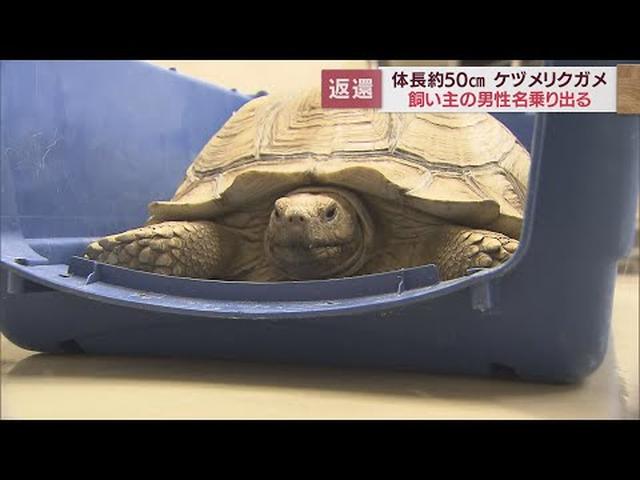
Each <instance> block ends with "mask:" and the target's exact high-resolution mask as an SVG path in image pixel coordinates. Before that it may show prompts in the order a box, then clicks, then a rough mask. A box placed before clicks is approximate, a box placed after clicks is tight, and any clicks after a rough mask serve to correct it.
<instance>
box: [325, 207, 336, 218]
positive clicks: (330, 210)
mask: <svg viewBox="0 0 640 480" xmlns="http://www.w3.org/2000/svg"><path fill="white" fill-rule="evenodd" d="M336 212H337V210H336V207H335V206H334V207H329V208H327V211H326V212H324V216H325V217H326V218H327V220H331V219H332V218H333V217H335V216H336Z"/></svg>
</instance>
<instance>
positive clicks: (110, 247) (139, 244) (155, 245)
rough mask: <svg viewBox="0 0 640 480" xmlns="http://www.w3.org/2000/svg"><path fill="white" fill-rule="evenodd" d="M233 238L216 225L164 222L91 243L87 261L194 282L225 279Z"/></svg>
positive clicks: (88, 248) (210, 223)
mask: <svg viewBox="0 0 640 480" xmlns="http://www.w3.org/2000/svg"><path fill="white" fill-rule="evenodd" d="M237 244H238V242H237V241H234V234H233V233H232V232H230V231H229V230H228V229H226V228H225V227H222V226H220V225H217V224H215V223H213V222H207V221H198V222H177V221H175V222H162V223H157V224H154V225H148V226H144V227H140V228H135V229H133V230H128V231H126V232H124V233H120V234H115V235H109V236H107V237H104V238H102V239H100V240H98V241H96V242H93V243H91V244H90V245H89V246H88V247H87V250H86V252H85V257H86V258H89V259H91V260H97V261H99V262H104V263H109V264H112V265H119V266H123V267H128V268H133V269H136V270H143V271H146V272H153V273H161V274H164V275H174V276H181V277H193V278H224V277H225V274H227V273H228V272H227V270H228V268H229V266H230V264H231V262H232V260H233V257H234V255H235V253H236V251H235V250H236V248H237Z"/></svg>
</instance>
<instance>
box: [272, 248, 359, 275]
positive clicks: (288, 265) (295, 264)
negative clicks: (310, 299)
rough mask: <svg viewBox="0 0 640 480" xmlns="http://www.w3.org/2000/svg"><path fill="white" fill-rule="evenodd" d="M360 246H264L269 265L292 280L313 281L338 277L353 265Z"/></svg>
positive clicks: (357, 258)
mask: <svg viewBox="0 0 640 480" xmlns="http://www.w3.org/2000/svg"><path fill="white" fill-rule="evenodd" d="M359 243H360V242H357V241H352V242H346V243H339V244H335V243H334V244H321V245H306V246H304V245H283V244H275V243H274V244H268V245H267V251H268V256H269V258H270V259H271V262H272V263H273V265H274V266H275V267H276V268H277V269H278V270H280V271H281V272H282V273H284V274H285V275H286V276H288V277H290V278H292V279H294V280H313V279H318V278H329V277H331V276H340V275H341V274H343V272H346V271H348V270H349V269H350V268H351V267H352V265H354V264H355V263H356V262H357V261H358V260H359V256H360V253H361V252H360V250H361V249H360V248H358V244H359Z"/></svg>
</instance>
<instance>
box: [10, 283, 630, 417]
mask: <svg viewBox="0 0 640 480" xmlns="http://www.w3.org/2000/svg"><path fill="white" fill-rule="evenodd" d="M1 360H2V367H1V372H2V377H1V379H0V382H1V387H2V390H1V397H0V400H1V401H2V406H1V412H2V417H3V418H538V419H540V418H637V417H638V415H639V413H638V412H639V410H638V277H637V276H620V277H619V280H618V285H617V289H616V296H615V307H614V347H612V348H610V350H609V354H608V355H607V358H606V359H605V362H604V363H603V365H602V366H601V367H600V369H599V370H598V371H597V372H595V373H594V374H593V375H592V376H591V377H589V378H588V379H587V380H586V381H585V382H584V383H583V384H582V385H578V386H550V385H534V384H526V383H515V382H503V381H491V380H483V379H473V378H460V377H446V376H431V375H420V374H409V373H394V372H380V371H353V370H351V371H347V370H339V369H323V368H303V367H295V366H278V365H262V364H248V363H235V362H224V361H193V360H176V359H154V358H146V359H140V358H138V359H133V358H124V357H92V356H54V355H44V354H35V355H34V354H33V353H32V352H27V351H25V350H22V349H19V348H18V347H16V346H14V345H12V344H11V343H9V342H8V341H7V340H6V339H5V338H3V339H2V351H1Z"/></svg>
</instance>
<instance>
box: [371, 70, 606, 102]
mask: <svg viewBox="0 0 640 480" xmlns="http://www.w3.org/2000/svg"><path fill="white" fill-rule="evenodd" d="M380 70H381V71H382V108H381V111H383V112H574V113H575V112H589V113H593V112H615V111H616V67H592V66H583V67H380Z"/></svg>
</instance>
